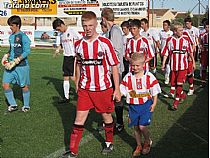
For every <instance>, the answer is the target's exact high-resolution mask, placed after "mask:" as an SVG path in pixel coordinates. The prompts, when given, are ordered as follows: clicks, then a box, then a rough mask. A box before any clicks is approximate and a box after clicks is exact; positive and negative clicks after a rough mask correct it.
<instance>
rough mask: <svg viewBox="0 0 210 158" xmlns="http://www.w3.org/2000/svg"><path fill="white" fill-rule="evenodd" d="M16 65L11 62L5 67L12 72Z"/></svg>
mask: <svg viewBox="0 0 210 158" xmlns="http://www.w3.org/2000/svg"><path fill="white" fill-rule="evenodd" d="M15 65H16V63H15V62H14V61H10V62H9V63H7V64H6V65H5V69H7V70H11V69H12V68H13V67H15Z"/></svg>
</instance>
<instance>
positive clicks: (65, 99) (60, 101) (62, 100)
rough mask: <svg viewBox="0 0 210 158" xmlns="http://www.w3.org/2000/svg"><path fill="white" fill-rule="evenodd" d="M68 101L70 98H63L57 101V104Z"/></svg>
mask: <svg viewBox="0 0 210 158" xmlns="http://www.w3.org/2000/svg"><path fill="white" fill-rule="evenodd" d="M69 102H70V99H67V98H63V99H61V100H59V101H58V104H65V103H69Z"/></svg>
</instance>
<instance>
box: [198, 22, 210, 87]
mask: <svg viewBox="0 0 210 158" xmlns="http://www.w3.org/2000/svg"><path fill="white" fill-rule="evenodd" d="M204 28H205V33H204V34H203V35H202V36H201V38H200V41H201V43H200V44H201V59H200V62H201V79H202V84H201V86H202V87H204V86H205V83H206V81H205V80H206V75H207V67H208V66H209V21H208V20H207V21H206V22H205V23H204Z"/></svg>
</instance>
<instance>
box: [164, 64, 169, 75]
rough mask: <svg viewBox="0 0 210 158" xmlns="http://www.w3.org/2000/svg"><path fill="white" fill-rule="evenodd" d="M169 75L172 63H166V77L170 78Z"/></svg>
mask: <svg viewBox="0 0 210 158" xmlns="http://www.w3.org/2000/svg"><path fill="white" fill-rule="evenodd" d="M169 75H170V65H169V64H166V73H165V78H166V77H167V78H169Z"/></svg>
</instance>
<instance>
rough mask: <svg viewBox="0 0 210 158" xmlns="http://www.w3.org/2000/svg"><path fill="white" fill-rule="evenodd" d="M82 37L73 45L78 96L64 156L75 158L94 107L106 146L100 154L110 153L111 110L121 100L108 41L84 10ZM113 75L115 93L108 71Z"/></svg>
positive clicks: (90, 15)
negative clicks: (74, 116) (90, 111)
mask: <svg viewBox="0 0 210 158" xmlns="http://www.w3.org/2000/svg"><path fill="white" fill-rule="evenodd" d="M81 21H82V27H83V29H84V32H85V36H84V37H83V38H82V39H81V40H79V41H77V42H76V43H75V52H76V55H77V64H76V66H77V71H76V72H77V77H76V79H77V80H76V90H77V94H78V100H77V112H76V119H75V122H74V125H73V129H72V132H71V135H70V152H67V153H66V154H64V155H63V156H64V157H68V158H74V157H77V155H78V147H79V143H80V140H81V138H82V133H83V130H84V123H85V121H86V119H87V117H88V113H89V110H90V109H92V108H94V109H95V110H96V112H98V113H101V115H102V117H103V120H104V124H105V127H104V130H105V136H106V138H105V141H106V142H105V143H106V147H105V148H104V149H103V150H102V153H104V154H106V153H109V152H111V151H112V150H113V128H114V122H113V118H112V115H111V112H113V111H114V100H113V99H116V101H120V99H121V94H120V90H119V72H118V64H119V60H118V58H117V55H116V53H115V51H114V48H113V46H112V43H111V41H110V40H109V39H107V38H105V37H102V36H101V35H99V34H98V33H97V32H96V28H97V17H96V14H95V13H94V12H92V11H87V12H84V13H83V14H82V17H81ZM111 70H112V73H113V80H114V86H115V90H114V92H113V89H112V88H111V87H112V82H111V78H110V76H111V75H110V71H111Z"/></svg>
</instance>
